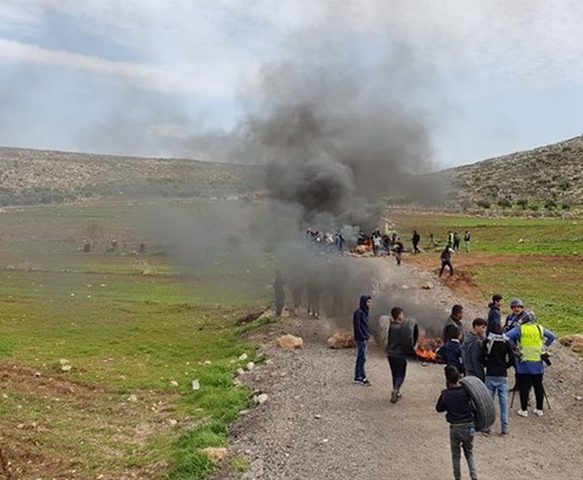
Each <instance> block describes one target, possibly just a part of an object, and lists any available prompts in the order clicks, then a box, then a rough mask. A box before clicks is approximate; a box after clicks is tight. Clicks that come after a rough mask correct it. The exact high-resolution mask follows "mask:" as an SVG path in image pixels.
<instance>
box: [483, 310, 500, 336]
mask: <svg viewBox="0 0 583 480" xmlns="http://www.w3.org/2000/svg"><path fill="white" fill-rule="evenodd" d="M488 307H489V308H490V311H489V312H488V329H487V330H486V335H488V334H490V333H491V332H492V331H493V330H495V329H496V328H497V326H498V325H499V326H500V328H501V327H502V313H500V308H499V307H497V306H496V304H495V303H494V302H492V303H490V304H488Z"/></svg>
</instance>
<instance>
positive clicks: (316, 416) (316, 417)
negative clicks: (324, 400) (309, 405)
mask: <svg viewBox="0 0 583 480" xmlns="http://www.w3.org/2000/svg"><path fill="white" fill-rule="evenodd" d="M314 418H315V419H316V420H320V419H321V418H322V415H320V414H319V413H317V414H316V415H314Z"/></svg>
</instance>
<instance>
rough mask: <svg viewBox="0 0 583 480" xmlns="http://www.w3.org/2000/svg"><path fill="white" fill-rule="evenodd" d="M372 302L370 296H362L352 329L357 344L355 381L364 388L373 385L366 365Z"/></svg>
mask: <svg viewBox="0 0 583 480" xmlns="http://www.w3.org/2000/svg"><path fill="white" fill-rule="evenodd" d="M371 304H372V300H371V297H370V295H361V296H360V301H359V305H358V308H357V309H356V310H355V311H354V313H353V315H352V327H353V329H354V341H355V342H356V351H357V354H356V366H355V368H354V381H355V382H358V383H359V384H361V385H364V386H367V387H368V386H370V385H371V383H370V381H369V380H368V378H366V373H365V370H364V365H365V363H366V354H367V350H368V341H369V338H370V327H369V324H368V312H369V310H370V306H371Z"/></svg>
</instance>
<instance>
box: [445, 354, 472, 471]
mask: <svg viewBox="0 0 583 480" xmlns="http://www.w3.org/2000/svg"><path fill="white" fill-rule="evenodd" d="M460 378H461V375H460V372H459V371H458V369H457V368H455V367H454V366H452V365H448V366H447V367H445V379H446V384H447V388H446V389H445V390H443V391H442V392H441V395H440V396H439V400H438V401H437V405H436V406H435V409H436V410H437V411H438V412H447V413H446V415H445V419H446V420H447V421H448V423H449V443H450V446H451V463H452V465H453V476H454V478H455V479H456V480H460V479H461V478H462V474H461V466H460V460H461V456H462V452H461V450H462V449H463V450H464V456H465V457H466V461H467V462H468V468H469V470H470V478H471V479H472V480H477V479H478V473H477V471H476V463H475V461H474V433H475V423H474V422H475V419H474V413H473V410H472V405H471V399H470V395H469V393H468V392H466V390H465V389H464V388H463V387H462V386H461V385H460V383H459V381H460Z"/></svg>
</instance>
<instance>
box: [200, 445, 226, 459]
mask: <svg viewBox="0 0 583 480" xmlns="http://www.w3.org/2000/svg"><path fill="white" fill-rule="evenodd" d="M202 453H204V454H205V455H206V456H207V457H208V458H209V459H210V460H212V461H213V462H215V463H218V462H220V461H221V460H222V459H223V458H225V455H226V454H227V449H226V448H224V447H206V448H203V449H202Z"/></svg>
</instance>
